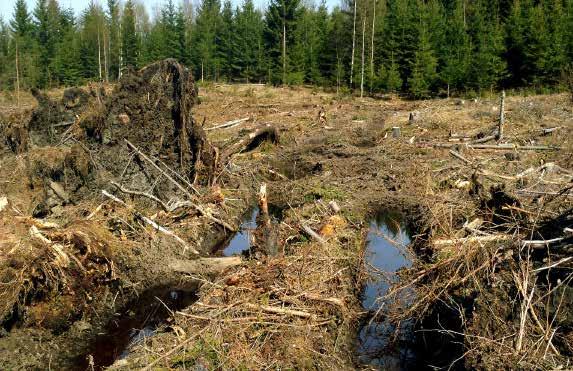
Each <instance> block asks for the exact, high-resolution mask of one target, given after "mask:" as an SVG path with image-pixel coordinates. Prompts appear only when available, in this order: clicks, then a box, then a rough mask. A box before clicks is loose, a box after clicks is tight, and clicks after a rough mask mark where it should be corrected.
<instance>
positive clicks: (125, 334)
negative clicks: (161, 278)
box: [76, 288, 197, 370]
mask: <svg viewBox="0 0 573 371" xmlns="http://www.w3.org/2000/svg"><path fill="white" fill-rule="evenodd" d="M196 300H197V296H196V294H195V291H194V290H192V291H187V290H178V289H170V288H157V289H150V290H148V291H146V292H144V293H142V295H141V296H140V297H139V298H138V299H136V300H134V301H133V302H131V303H129V304H128V305H126V307H125V308H124V309H123V310H121V311H120V312H118V313H117V314H116V318H115V319H113V320H112V321H111V322H110V323H109V324H108V326H107V328H106V329H105V330H106V332H105V333H103V334H101V335H99V336H98V337H97V338H96V339H95V340H94V342H93V343H92V344H91V346H90V349H89V350H88V352H87V354H84V355H82V356H80V357H79V359H78V360H77V368H76V369H78V370H86V369H94V370H103V369H104V368H105V367H108V366H110V365H111V364H113V363H114V362H115V361H117V360H119V359H123V358H125V357H127V356H128V354H129V350H130V348H132V347H133V346H135V345H136V344H138V343H140V342H142V341H144V340H145V339H146V338H149V337H152V336H153V335H154V334H155V332H156V331H157V329H158V328H159V327H160V326H161V325H163V324H165V323H166V322H167V321H168V320H169V319H170V318H171V315H172V313H173V311H176V310H180V309H183V308H185V307H187V306H189V305H191V304H192V303H193V302H195V301H196ZM90 356H91V357H93V365H91V364H90V363H91V362H90Z"/></svg>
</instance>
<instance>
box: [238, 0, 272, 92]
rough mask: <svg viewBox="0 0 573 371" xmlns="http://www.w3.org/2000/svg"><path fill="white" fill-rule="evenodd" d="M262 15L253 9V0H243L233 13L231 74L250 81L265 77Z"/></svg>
mask: <svg viewBox="0 0 573 371" xmlns="http://www.w3.org/2000/svg"><path fill="white" fill-rule="evenodd" d="M263 29H264V21H263V15H262V13H261V12H260V11H258V10H256V9H255V5H254V3H253V0H245V2H244V3H243V5H242V7H241V8H237V11H236V15H235V32H234V38H233V40H232V46H233V63H232V70H233V75H234V76H236V77H239V78H241V79H244V80H246V81H247V82H250V81H252V80H254V79H262V78H264V77H265V72H266V71H265V50H264V45H263Z"/></svg>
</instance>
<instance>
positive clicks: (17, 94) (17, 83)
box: [16, 36, 20, 108]
mask: <svg viewBox="0 0 573 371" xmlns="http://www.w3.org/2000/svg"><path fill="white" fill-rule="evenodd" d="M16 97H17V98H16V99H17V100H18V108H20V66H19V63H18V37H17V36H16Z"/></svg>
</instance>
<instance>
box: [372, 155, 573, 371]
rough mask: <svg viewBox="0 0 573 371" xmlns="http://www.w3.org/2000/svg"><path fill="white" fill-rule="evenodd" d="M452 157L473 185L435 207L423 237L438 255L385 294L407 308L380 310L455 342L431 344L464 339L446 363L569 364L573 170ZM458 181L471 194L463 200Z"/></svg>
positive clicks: (501, 365) (407, 273)
mask: <svg viewBox="0 0 573 371" xmlns="http://www.w3.org/2000/svg"><path fill="white" fill-rule="evenodd" d="M452 155H453V156H454V157H455V158H456V159H458V160H460V161H461V162H462V163H463V164H464V165H463V166H464V167H463V168H462V170H460V172H458V173H456V174H458V176H459V175H460V173H463V172H464V170H463V169H465V172H466V175H465V178H466V179H467V180H464V182H466V183H467V186H465V185H464V186H461V187H456V186H454V187H452V189H451V190H450V194H449V196H448V198H447V199H444V201H445V202H444V203H441V202H436V203H433V204H432V205H428V206H427V207H428V211H429V214H430V216H431V219H432V220H433V223H434V225H435V226H436V228H429V229H428V230H427V231H426V233H427V236H428V238H427V240H426V241H424V242H423V243H424V244H425V245H428V246H429V251H430V253H429V255H428V256H426V259H425V260H424V259H421V260H420V261H418V262H417V265H416V266H415V267H413V268H411V269H409V270H406V271H404V272H402V277H401V278H402V279H401V283H400V284H398V285H396V286H394V287H393V288H392V289H391V290H390V291H389V292H388V293H387V295H386V297H385V300H386V301H388V302H406V303H408V305H402V306H399V307H398V308H389V309H388V310H387V311H386V310H385V311H384V312H383V313H382V312H381V313H379V314H384V315H386V316H388V318H389V319H391V320H392V321H393V322H395V323H400V322H402V321H405V320H408V319H412V318H415V319H418V320H419V327H420V328H423V330H422V332H421V334H422V336H423V337H427V336H430V335H429V334H430V333H433V334H434V336H438V337H439V338H440V339H441V340H442V341H445V340H447V341H445V343H446V344H449V345H444V349H438V348H439V343H433V344H434V346H435V348H436V349H433V351H435V352H436V353H440V351H442V353H448V352H450V353H451V352H452V350H451V349H452V345H451V344H452V343H456V342H458V343H460V342H461V343H462V344H463V347H461V348H460V350H459V353H457V354H455V357H453V358H449V359H448V360H447V362H446V363H444V364H441V365H439V366H443V367H450V366H453V367H456V366H459V365H460V364H464V366H465V367H468V368H497V369H503V368H513V367H518V368H539V367H541V368H556V367H565V368H567V367H570V366H571V364H570V362H571V357H573V321H571V318H570V315H569V314H568V313H569V307H570V306H571V305H573V300H572V299H571V292H572V291H571V290H573V258H572V257H571V252H572V251H573V205H572V201H573V186H572V185H571V182H572V180H573V172H571V171H570V170H567V169H563V168H561V167H560V166H558V165H556V164H555V163H546V164H543V165H542V166H539V167H530V168H528V169H526V170H525V171H522V172H519V173H517V174H515V175H511V174H502V173H500V172H499V171H498V172H492V171H488V170H486V169H485V168H484V166H483V164H482V165H480V164H479V163H477V162H476V161H473V160H470V159H467V158H466V157H464V156H462V155H461V154H460V153H458V152H452ZM500 181H502V182H503V183H499V182H500ZM488 182H490V184H491V186H490V188H489V189H487V188H486V186H485V184H488ZM450 183H452V182H450ZM453 183H454V184H458V183H459V182H453ZM457 188H460V189H462V190H464V191H466V192H467V193H466V196H464V197H462V202H460V203H459V205H456V203H455V202H454V201H453V200H455V197H454V196H452V194H454V193H460V189H457ZM468 196H470V197H471V198H472V201H468V198H467V197H468ZM464 203H465V204H466V207H463V206H462V205H463V204H464ZM472 203H473V205H474V206H473V210H471V209H469V208H468V207H467V204H472ZM471 214H473V217H470V216H469V215H471ZM464 219H465V221H464V222H461V223H460V220H464ZM404 296H407V297H408V299H407V300H404ZM444 339H445V340H444ZM448 347H449V348H448ZM454 348H455V346H454ZM448 349H449V350H448Z"/></svg>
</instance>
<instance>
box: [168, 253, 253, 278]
mask: <svg viewBox="0 0 573 371" xmlns="http://www.w3.org/2000/svg"><path fill="white" fill-rule="evenodd" d="M242 262H243V261H242V260H241V257H239V256H230V257H221V258H199V259H195V260H173V261H172V262H170V263H169V268H170V269H172V270H173V271H175V272H179V273H189V274H199V275H215V274H219V273H221V272H223V271H224V270H226V269H227V268H230V267H236V266H237V265H241V264H242Z"/></svg>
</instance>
